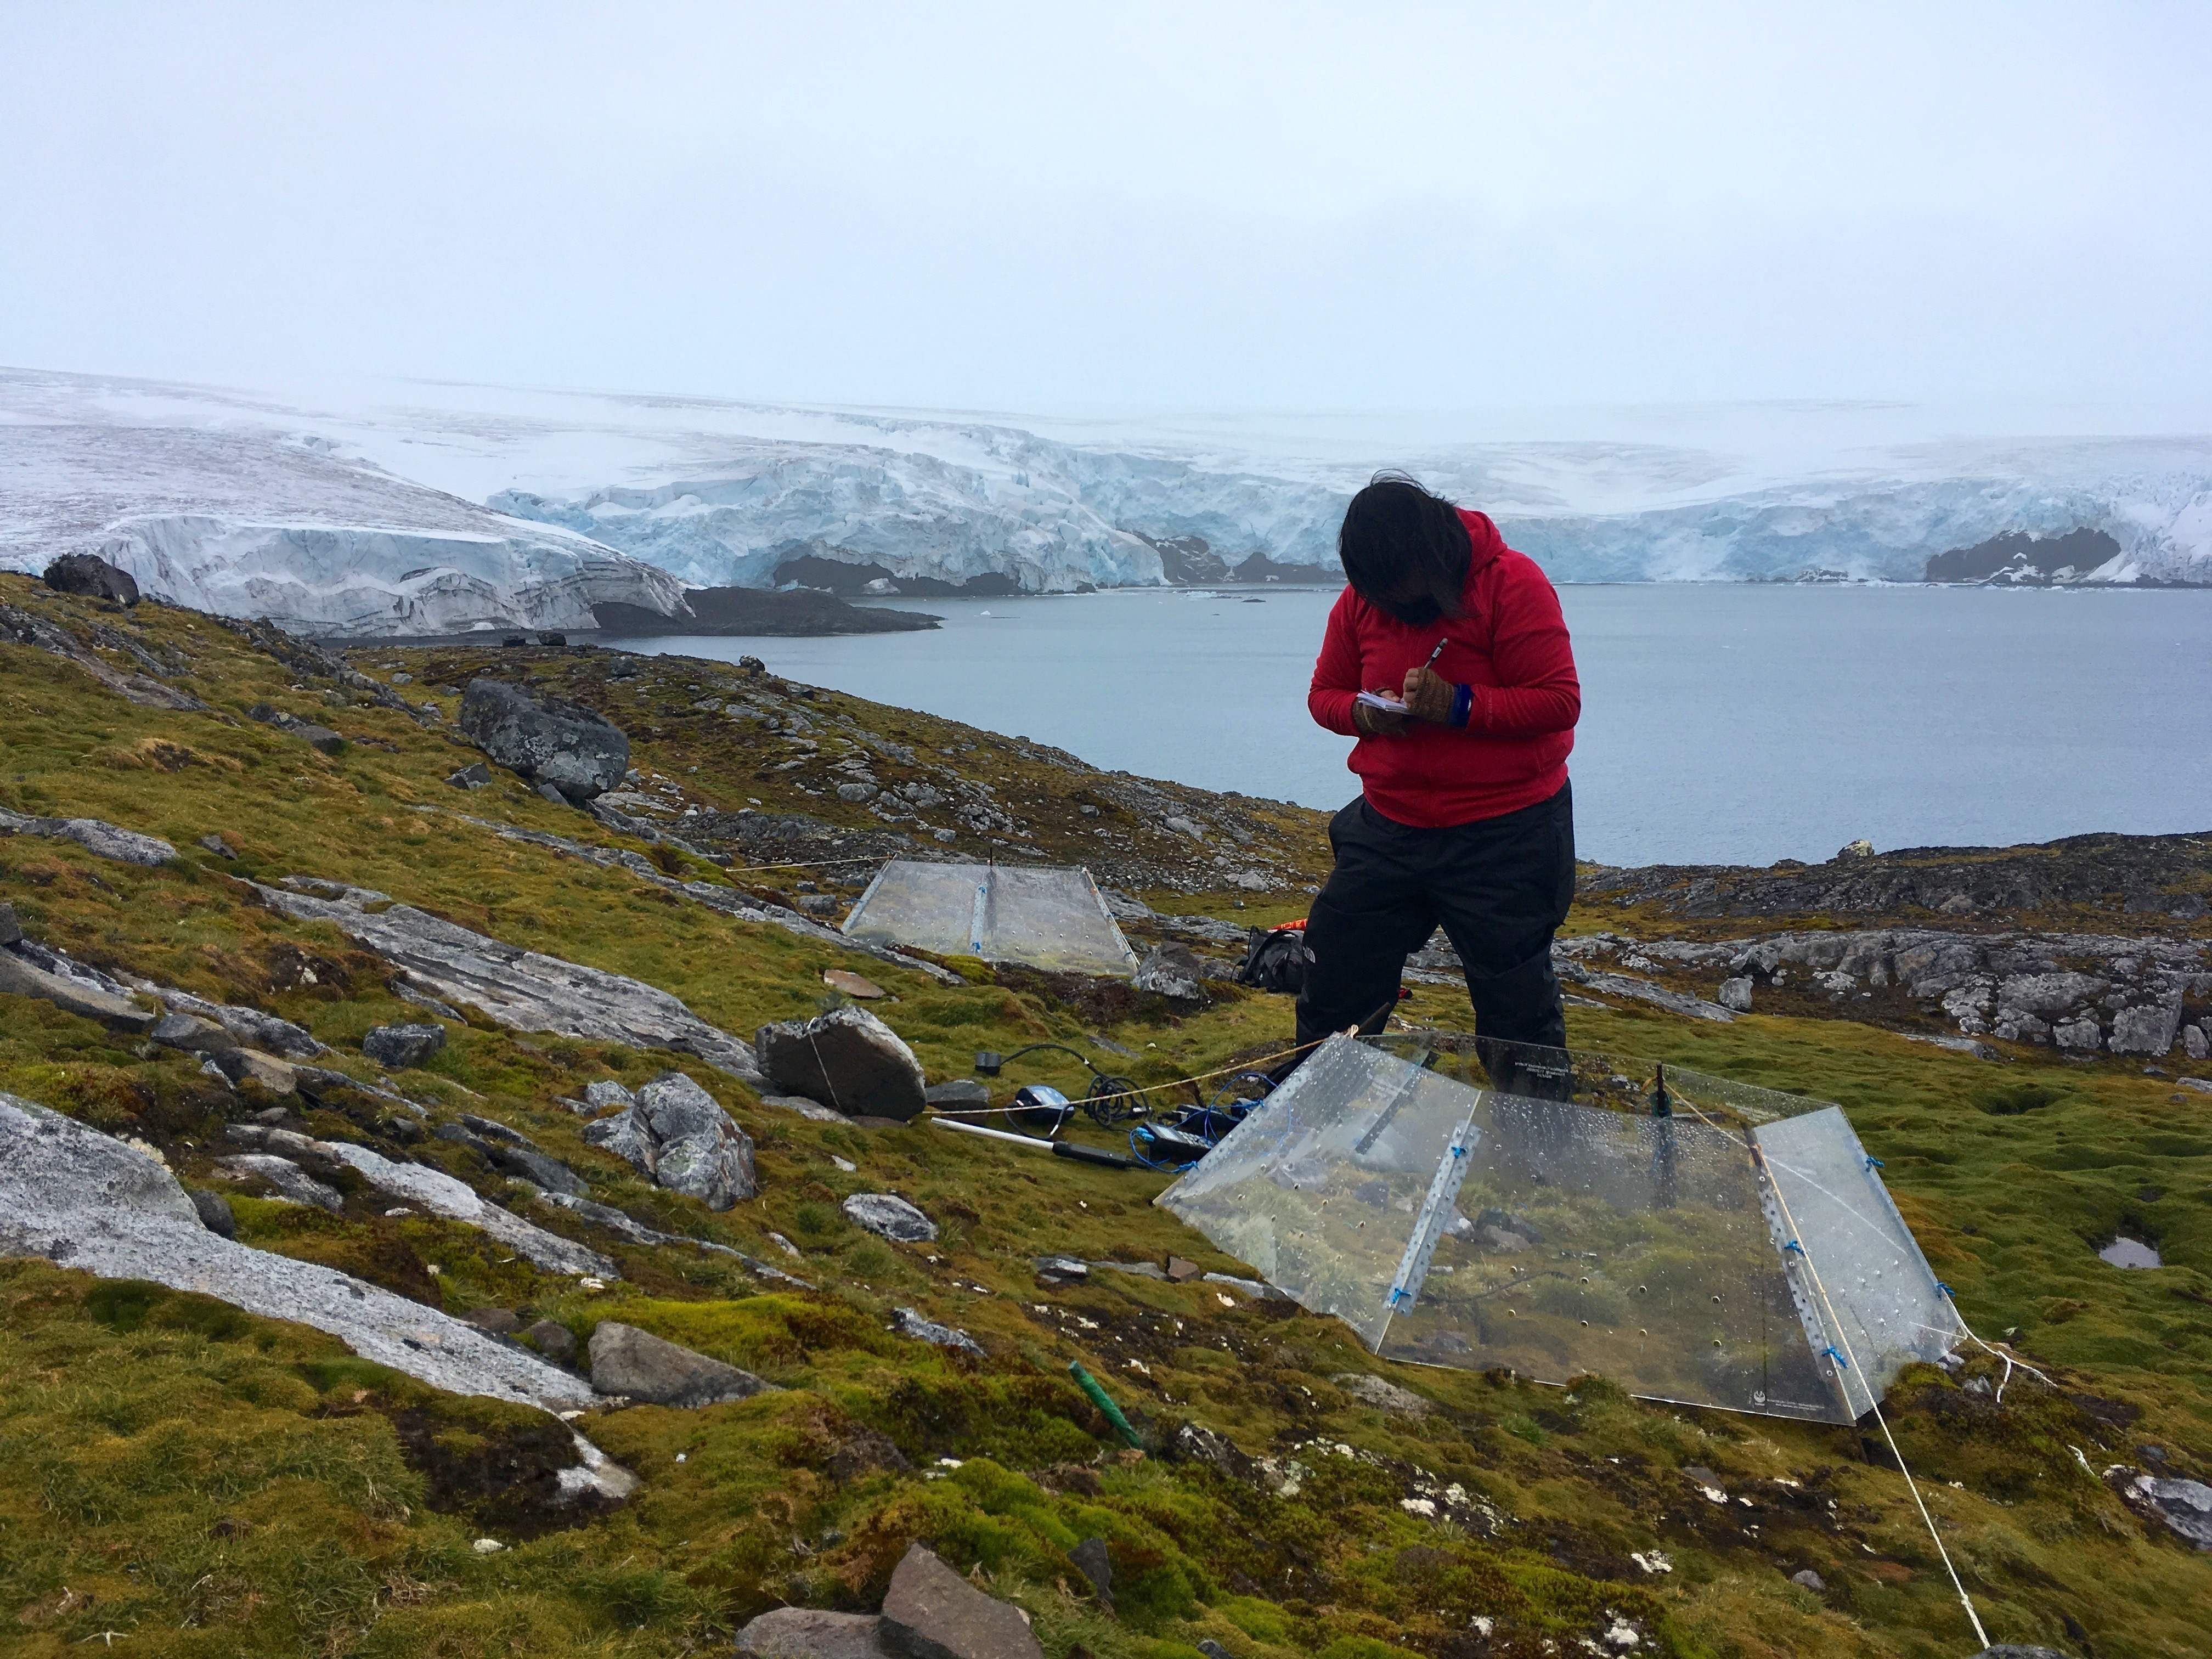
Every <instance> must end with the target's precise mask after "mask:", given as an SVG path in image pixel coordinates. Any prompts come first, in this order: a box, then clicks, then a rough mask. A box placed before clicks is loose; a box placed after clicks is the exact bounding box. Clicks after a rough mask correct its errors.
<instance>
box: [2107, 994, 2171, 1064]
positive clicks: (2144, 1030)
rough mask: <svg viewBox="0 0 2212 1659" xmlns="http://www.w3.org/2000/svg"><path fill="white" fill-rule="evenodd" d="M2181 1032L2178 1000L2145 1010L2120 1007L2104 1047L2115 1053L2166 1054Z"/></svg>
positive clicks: (2114, 1016)
mask: <svg viewBox="0 0 2212 1659" xmlns="http://www.w3.org/2000/svg"><path fill="white" fill-rule="evenodd" d="M2180 1030H2181V1004H2180V1003H2179V1001H2178V1000H2177V1001H2173V1002H2166V1003H2156V1004H2153V1005H2151V1006H2148V1007H2136V1008H2123V1009H2121V1010H2120V1012H2118V1013H2117V1014H2114V1015H2113V1016H2112V1037H2111V1039H2110V1042H2109V1043H2108V1045H2107V1046H2109V1047H2110V1048H2111V1049H2112V1052H2113V1053H2114V1054H2150V1055H2153V1056H2156V1055H2160V1054H2166V1053H2169V1052H2170V1051H2171V1050H2172V1048H2173V1039H2174V1037H2175V1036H2177V1035H2178V1034H2179V1031H2180Z"/></svg>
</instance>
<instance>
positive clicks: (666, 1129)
mask: <svg viewBox="0 0 2212 1659" xmlns="http://www.w3.org/2000/svg"><path fill="white" fill-rule="evenodd" d="M584 1139H585V1141H586V1144H587V1145H590V1146H601V1147H605V1149H606V1150H607V1151H608V1152H612V1153H614V1154H615V1156H616V1157H617V1158H623V1159H624V1160H625V1161H626V1162H628V1163H629V1164H630V1165H631V1166H632V1167H634V1168H635V1170H637V1171H638V1173H640V1174H641V1175H643V1176H647V1178H648V1179H650V1180H651V1181H653V1182H654V1183H655V1184H657V1185H659V1186H662V1187H665V1188H668V1189H669V1190H670V1191H671V1192H677V1193H688V1194H690V1196H692V1197H693V1198H696V1199H697V1200H700V1201H701V1202H702V1203H703V1204H705V1205H706V1206H707V1207H708V1209H710V1210H726V1209H728V1208H729V1207H730V1206H732V1204H736V1203H738V1202H739V1201H740V1200H744V1199H748V1198H751V1197H754V1196H755V1195H756V1194H758V1193H759V1191H760V1180H759V1177H758V1176H757V1175H756V1174H755V1173H754V1170H753V1143H752V1137H751V1136H750V1135H748V1134H747V1133H745V1132H744V1130H743V1129H740V1128H739V1127H738V1126H737V1125H736V1124H735V1123H734V1122H732V1121H731V1119H730V1115H729V1114H728V1113H727V1112H726V1111H724V1110H723V1109H722V1108H721V1105H720V1103H719V1102H718V1101H716V1100H715V1098H714V1096H712V1095H710V1094H708V1092H707V1091H705V1090H704V1089H702V1088H701V1087H700V1086H699V1085H697V1084H696V1083H695V1082H693V1081H692V1080H691V1079H690V1078H688V1077H686V1076H684V1073H681V1072H666V1073H662V1074H661V1075H660V1076H659V1077H657V1078H655V1079H653V1081H652V1082H650V1083H648V1084H647V1085H645V1087H644V1088H642V1089H641V1090H639V1091H638V1096H637V1103H636V1104H635V1105H634V1106H631V1107H629V1108H628V1109H626V1110H623V1111H621V1112H617V1113H616V1114H615V1115H613V1116H612V1117H603V1118H600V1119H599V1120H598V1121H595V1122H592V1123H587V1124H586V1125H585V1126H584Z"/></svg>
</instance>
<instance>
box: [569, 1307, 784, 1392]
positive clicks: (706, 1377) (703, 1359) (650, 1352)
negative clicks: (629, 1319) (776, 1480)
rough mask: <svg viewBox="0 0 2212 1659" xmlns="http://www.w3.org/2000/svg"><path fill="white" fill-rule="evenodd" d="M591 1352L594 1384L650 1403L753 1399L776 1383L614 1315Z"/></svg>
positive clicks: (595, 1339) (605, 1322) (600, 1330)
mask: <svg viewBox="0 0 2212 1659" xmlns="http://www.w3.org/2000/svg"><path fill="white" fill-rule="evenodd" d="M590 1352H591V1360H592V1387H593V1388H595V1389H598V1390H599V1392H600V1393H601V1394H614V1395H627V1396H628V1397H629V1398H630V1399H632V1400H642V1401H646V1402H647V1404H649V1405H654V1406H682V1407H700V1406H718V1405H720V1404H721V1403H722V1402H723V1401H726V1400H749V1399H750V1398H751V1397H752V1396H753V1395H757V1394H760V1393H763V1392H764V1391H766V1390H767V1389H769V1388H770V1387H772V1386H773V1385H772V1384H770V1383H763V1381H761V1379H760V1378H759V1377H757V1376H754V1375H753V1374H752V1373H751V1372H750V1371H741V1370H738V1368H737V1367H736V1366H735V1365H726V1364H723V1363H722V1362H721V1361H720V1360H719V1359H710V1358H708V1357H707V1356H706V1355H705V1354H703V1353H695V1352H692V1351H691V1350H690V1349H689V1348H686V1347H682V1346H678V1344H676V1343H673V1342H665V1341H663V1340H661V1339H660V1338H659V1337H657V1336H652V1335H648V1334H647V1333H646V1332H644V1331H641V1330H639V1329H638V1328H637V1327H635V1325H623V1324H618V1323H617V1322H615V1321H613V1320H611V1319H608V1320H603V1321H601V1322H600V1323H599V1328H598V1329H597V1330H595V1331H593V1332H592V1344H591V1349H590Z"/></svg>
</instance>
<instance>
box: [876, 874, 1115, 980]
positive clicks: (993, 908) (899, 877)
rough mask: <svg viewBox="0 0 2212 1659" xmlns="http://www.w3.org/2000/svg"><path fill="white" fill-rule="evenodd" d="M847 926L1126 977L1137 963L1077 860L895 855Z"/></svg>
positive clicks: (936, 950)
mask: <svg viewBox="0 0 2212 1659" xmlns="http://www.w3.org/2000/svg"><path fill="white" fill-rule="evenodd" d="M845 932H846V933H847V934H848V936H850V937H851V938H854V939H870V940H873V941H875V942H876V943H878V944H883V945H908V946H911V947H912V948H914V949H915V950H920V951H930V952H932V953H933V954H934V955H937V956H949V957H982V958H983V959H984V960H985V961H987V962H1018V963H1027V964H1029V965H1030V966H1031V967H1034V968H1044V969H1052V970H1054V971H1055V972H1062V973H1079V974H1114V975H1127V974H1131V973H1133V972H1134V971H1135V970H1136V966H1137V958H1136V956H1135V953H1134V952H1133V951H1131V950H1130V949H1129V942H1128V941H1127V939H1123V938H1122V937H1121V928H1120V927H1118V926H1117V925H1115V921H1114V918H1113V916H1112V915H1110V914H1109V912H1108V910H1107V908H1106V903H1105V901H1104V900H1103V898H1102V897H1101V896H1099V892H1098V886H1097V883H1096V882H1094V881H1092V880H1091V872H1089V871H1088V870H1084V869H1079V868H1077V869H1065V868H1044V869H1037V868H1023V867H1019V866H1006V865H995V864H925V863H921V862H917V861H915V860H905V859H896V860H892V861H891V862H890V863H889V864H886V865H884V867H883V869H882V870H881V871H880V872H878V874H877V876H876V878H875V880H874V881H873V882H872V883H870V884H869V886H868V890H867V891H866V892H865V893H863V894H862V895H861V896H860V902H859V903H858V904H856V905H854V907H853V914H852V915H849V916H848V917H846V918H845Z"/></svg>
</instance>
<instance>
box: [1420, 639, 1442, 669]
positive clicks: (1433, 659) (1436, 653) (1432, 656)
mask: <svg viewBox="0 0 2212 1659" xmlns="http://www.w3.org/2000/svg"><path fill="white" fill-rule="evenodd" d="M1446 643H1447V641H1443V640H1438V641H1437V648H1436V649H1435V650H1433V651H1431V652H1430V653H1429V659H1428V661H1426V662H1425V663H1423V664H1422V665H1421V666H1422V667H1424V668H1434V667H1435V666H1436V665H1437V658H1438V657H1441V656H1443V653H1444V646H1445V644H1446Z"/></svg>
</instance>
